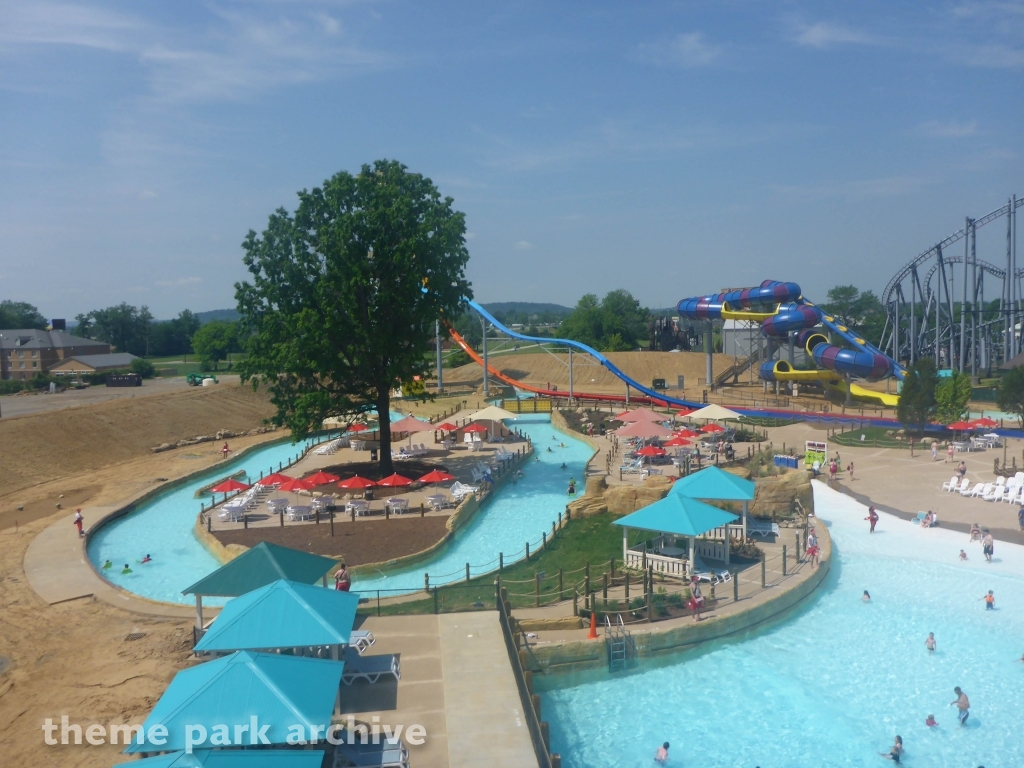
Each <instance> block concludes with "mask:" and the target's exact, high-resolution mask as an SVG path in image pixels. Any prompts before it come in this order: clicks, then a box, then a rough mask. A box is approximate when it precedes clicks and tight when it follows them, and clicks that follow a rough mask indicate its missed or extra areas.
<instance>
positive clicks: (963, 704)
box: [949, 685, 971, 726]
mask: <svg viewBox="0 0 1024 768" xmlns="http://www.w3.org/2000/svg"><path fill="white" fill-rule="evenodd" d="M953 693H955V694H956V700H955V701H951V702H949V706H951V707H952V706H953V705H954V704H955V705H956V709H957V719H958V720H959V721H960V725H962V726H963V725H967V717H968V716H969V715H970V712H971V702H970V700H969V699H968V698H967V694H966V693H964V692H963V691H961V690H960V686H959V685H958V686H957V687H956V688H954V689H953Z"/></svg>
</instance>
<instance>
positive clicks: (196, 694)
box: [125, 651, 345, 754]
mask: <svg viewBox="0 0 1024 768" xmlns="http://www.w3.org/2000/svg"><path fill="white" fill-rule="evenodd" d="M344 667H345V664H344V662H341V661H328V660H324V659H313V658H307V657H303V656H285V655H281V654H277V653H252V652H251V651H238V652H237V653H232V654H231V655H230V656H224V657H223V658H220V659H215V660H214V661H208V662H206V663H205V664H199V665H197V666H195V667H191V668H189V669H185V670H182V671H181V672H179V673H178V674H177V675H175V676H174V679H173V680H172V681H171V684H170V685H169V686H167V690H166V691H164V695H163V696H161V697H160V700H159V701H158V702H157V703H156V706H154V707H153V711H152V712H150V713H149V717H147V718H146V722H145V723H143V726H142V727H143V731H144V732H145V733H146V734H147V738H148V734H150V729H151V728H152V727H153V726H155V725H162V726H163V727H164V728H166V730H167V736H166V743H165V744H161V745H155V743H149V742H148V741H147V742H144V743H142V744H139V743H137V742H136V741H133V742H132V743H131V745H129V747H128V748H127V749H126V750H125V752H126V753H128V754H135V753H138V752H157V751H164V750H169V751H173V750H178V749H185V748H186V744H185V737H186V727H187V726H190V725H191V726H202V727H203V728H205V729H206V731H207V733H208V736H210V737H212V732H213V728H214V726H216V725H225V726H227V728H228V731H229V733H230V734H231V738H232V739H234V733H235V728H236V726H237V727H241V726H250V730H249V734H252V731H253V730H257V731H259V729H261V728H262V727H263V726H264V725H266V726H269V727H268V728H267V729H266V730H264V731H262V733H263V735H264V737H265V738H266V739H267V740H268V741H269V742H270V743H271V744H285V743H286V739H287V737H288V732H289V728H290V727H291V726H293V725H301V726H302V727H303V728H304V729H305V730H306V732H307V733H308V732H309V728H310V726H314V725H315V726H328V725H330V723H331V715H332V714H333V712H334V700H335V697H336V695H337V693H338V686H339V685H340V684H341V673H342V670H343V669H344ZM254 724H255V725H256V726H257V727H256V729H252V725H254ZM246 738H247V740H248V739H249V738H250V736H247V737H246ZM258 743H259V742H258ZM193 746H194V747H195V748H196V749H199V748H202V747H207V746H217V744H216V743H213V744H203V743H197V742H196V741H195V738H193Z"/></svg>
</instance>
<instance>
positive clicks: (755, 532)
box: [747, 517, 779, 539]
mask: <svg viewBox="0 0 1024 768" xmlns="http://www.w3.org/2000/svg"><path fill="white" fill-rule="evenodd" d="M778 535H779V524H778V523H773V522H771V521H770V520H758V519H757V518H753V517H750V518H747V536H760V537H761V538H762V539H763V538H764V537H765V536H778Z"/></svg>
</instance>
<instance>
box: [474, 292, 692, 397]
mask: <svg viewBox="0 0 1024 768" xmlns="http://www.w3.org/2000/svg"><path fill="white" fill-rule="evenodd" d="M467 303H468V304H469V307H470V309H472V310H473V311H474V312H476V313H477V314H478V315H480V317H482V318H484V319H485V320H486V321H487V322H489V323H490V324H491V325H493V326H494V327H495V328H497V329H498V330H499V331H501V332H502V333H504V334H507V335H509V336H511V337H512V338H514V339H522V340H523V341H535V342H538V343H540V344H551V343H555V344H564V345H566V346H567V347H572V348H573V349H578V350H579V351H580V352H585V353H586V354H588V355H591V356H592V357H593V358H594V359H595V360H597V361H598V362H599V363H600V364H601V365H603V366H604V367H605V368H607V369H608V371H609V372H610V373H611V374H612V375H613V376H615V377H617V378H619V379H621V380H622V381H624V382H625V383H626V384H628V385H629V386H630V387H632V388H633V389H635V390H637V391H638V392H640V393H641V394H644V395H647V397H652V398H655V399H657V400H661V401H662V402H665V403H668V404H669V405H678V406H679V407H681V408H702V407H703V404H702V403H695V402H691V401H690V400H680V399H679V398H675V397H669V396H668V395H666V394H665V393H664V392H658V391H657V390H653V389H651V388H650V387H645V386H644V385H643V384H640V383H639V382H637V381H634V380H633V379H631V378H629V376H627V375H626V374H625V373H623V372H622V371H621V370H620V369H619V368H618V366H616V365H615V363H613V362H612V361H611V360H609V359H608V358H607V357H605V356H604V355H603V354H601V353H600V352H598V351H597V350H596V349H594V348H593V347H588V346H587V345H586V344H583V343H581V342H578V341H573V340H572V339H552V338H550V337H547V336H527V335H526V334H523V333H519V332H518V331H513V330H512V329H511V328H507V327H505V325H503V324H502V323H500V322H499V321H497V320H496V319H495V318H494V315H492V314H491V313H490V312H488V311H487V310H486V309H484V308H483V307H482V306H480V305H479V304H477V303H476V302H475V301H469V302H467Z"/></svg>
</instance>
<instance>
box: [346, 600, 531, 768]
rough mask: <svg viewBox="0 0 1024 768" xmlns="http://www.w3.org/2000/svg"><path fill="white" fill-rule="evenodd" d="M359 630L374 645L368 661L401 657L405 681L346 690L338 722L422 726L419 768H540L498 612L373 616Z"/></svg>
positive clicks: (413, 759)
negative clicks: (423, 737)
mask: <svg viewBox="0 0 1024 768" xmlns="http://www.w3.org/2000/svg"><path fill="white" fill-rule="evenodd" d="M360 629H367V630H370V631H371V632H373V635H374V637H375V638H376V642H375V643H374V645H373V648H372V649H370V650H369V651H367V653H368V654H384V653H397V654H399V658H400V660H401V665H402V679H401V680H400V681H398V682H397V683H396V682H390V683H388V682H385V681H383V680H381V681H379V682H378V683H376V684H374V685H365V684H362V683H355V684H353V685H352V686H345V687H343V689H342V700H341V711H342V722H345V721H346V720H347V718H348V716H349V715H351V716H353V717H354V718H355V719H356V721H357V722H365V723H372V722H373V718H375V717H376V718H378V720H379V722H380V723H381V725H384V724H387V725H388V726H390V727H391V728H392V730H394V729H395V728H397V726H399V725H401V726H402V727H403V731H404V729H407V728H408V727H409V726H410V725H413V724H418V725H422V726H423V727H424V728H425V729H426V731H427V737H426V743H425V744H422V745H420V746H413V745H410V747H409V758H410V760H409V761H410V763H411V764H412V765H415V766H416V768H449V766H450V767H451V768H470V767H471V766H472V768H476V766H480V765H487V766H493V767H494V768H531V767H532V766H536V765H537V758H536V755H535V754H534V751H533V743H532V742H531V740H530V732H529V728H528V727H527V725H526V720H525V719H524V717H523V712H522V706H521V704H520V699H519V691H518V689H517V687H516V681H515V677H514V676H513V673H512V668H511V666H510V665H509V659H508V651H507V650H506V649H505V640H504V638H503V637H502V635H501V625H500V624H499V623H498V614H497V612H496V611H481V612H479V613H451V614H442V615H440V616H382V617H377V616H371V617H368V618H367V619H366V620H365V621H364V622H363V623H362V624H361V625H360Z"/></svg>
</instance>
